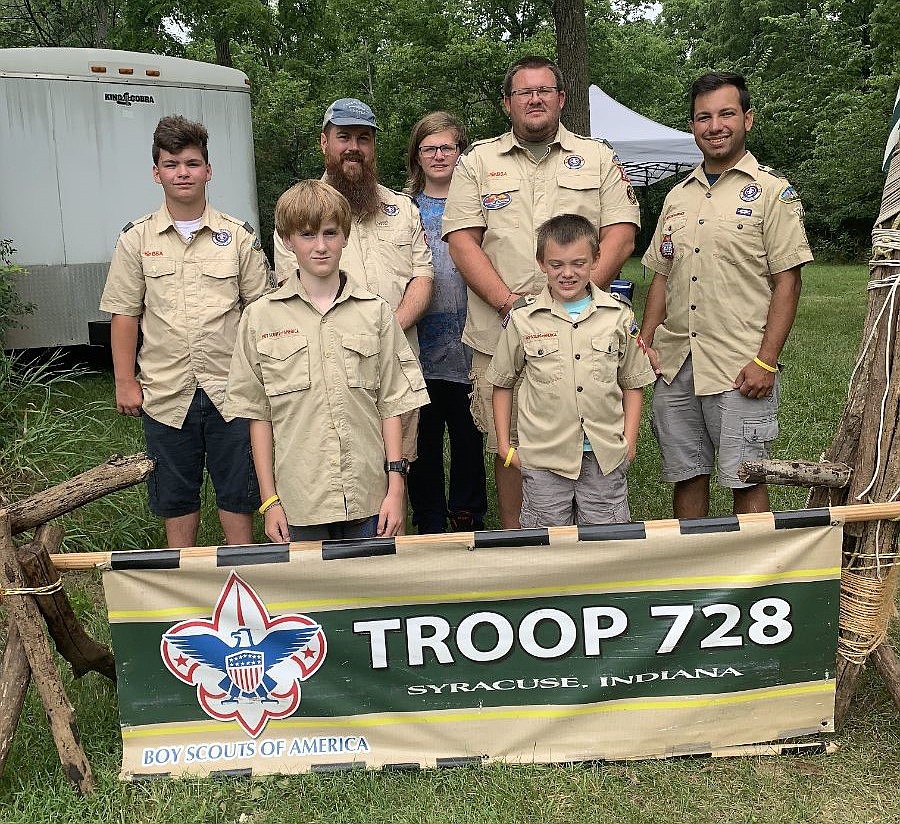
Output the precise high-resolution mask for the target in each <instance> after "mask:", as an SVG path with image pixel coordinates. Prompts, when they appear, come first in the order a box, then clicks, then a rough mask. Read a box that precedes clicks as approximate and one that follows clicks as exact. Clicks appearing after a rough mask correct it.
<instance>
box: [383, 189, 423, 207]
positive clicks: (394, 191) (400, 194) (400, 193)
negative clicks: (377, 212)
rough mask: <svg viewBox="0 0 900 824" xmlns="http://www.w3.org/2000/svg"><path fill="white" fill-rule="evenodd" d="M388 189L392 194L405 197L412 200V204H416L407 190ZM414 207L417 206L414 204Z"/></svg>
mask: <svg viewBox="0 0 900 824" xmlns="http://www.w3.org/2000/svg"><path fill="white" fill-rule="evenodd" d="M388 191H389V192H390V193H391V194H392V195H397V196H398V197H405V198H406V199H407V200H410V201H412V204H413V206H416V201H415V200H413V196H412V195H411V194H409V193H408V192H400V191H398V190H397V189H388ZM416 208H418V206H416Z"/></svg>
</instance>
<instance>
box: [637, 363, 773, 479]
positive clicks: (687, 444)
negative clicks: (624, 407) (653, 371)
mask: <svg viewBox="0 0 900 824" xmlns="http://www.w3.org/2000/svg"><path fill="white" fill-rule="evenodd" d="M779 378H780V375H775V387H774V389H773V391H772V394H771V395H769V397H767V398H745V397H744V396H743V395H742V394H741V393H740V392H739V391H738V390H737V389H731V390H729V391H727V392H720V393H719V394H717V395H695V394H694V372H693V369H692V365H691V359H690V357H688V359H687V360H686V361H685V362H684V365H683V366H682V367H681V369H680V370H679V371H678V374H677V375H676V376H675V378H674V380H673V381H672V383H670V384H666V382H665V381H664V380H663V379H662V378H657V380H656V384H655V385H654V388H653V416H652V424H653V434H654V435H655V436H656V440H657V441H659V451H660V454H661V456H662V479H663V480H664V481H666V482H668V483H677V482H678V481H687V480H690V479H691V478H696V477H697V476H699V475H712V472H713V468H714V467H715V466H716V463H717V460H716V454H717V453H718V482H719V486H723V487H726V488H727V489H746V488H748V487H750V486H753V485H754V484H748V483H744V482H743V481H742V480H740V478H738V475H737V471H738V467H739V466H740V465H741V463H742V462H744V461H758V460H762V459H764V458H768V457H769V453H770V452H771V448H772V442H773V441H774V440H775V439H776V438H777V437H778V403H779V399H780V396H781V383H780V380H779Z"/></svg>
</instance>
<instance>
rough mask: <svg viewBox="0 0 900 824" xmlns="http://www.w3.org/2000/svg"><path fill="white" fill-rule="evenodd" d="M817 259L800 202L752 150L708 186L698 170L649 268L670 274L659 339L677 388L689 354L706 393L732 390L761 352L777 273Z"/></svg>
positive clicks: (669, 200)
mask: <svg viewBox="0 0 900 824" xmlns="http://www.w3.org/2000/svg"><path fill="white" fill-rule="evenodd" d="M811 260H812V253H811V252H810V249H809V241H808V240H807V239H806V231H805V229H804V228H803V207H802V206H801V205H800V199H799V197H798V195H797V193H796V192H795V190H794V189H793V188H792V187H791V185H790V184H789V183H788V182H787V180H785V179H784V178H783V177H780V176H778V175H777V174H776V173H775V172H773V171H772V170H771V169H768V168H766V167H764V166H760V165H759V164H758V163H757V162H756V158H754V157H753V155H752V154H750V153H749V152H747V154H745V155H744V156H743V157H742V158H741V159H740V161H739V162H738V163H737V165H735V166H734V168H732V169H728V170H727V171H725V172H723V173H722V176H721V177H720V178H719V179H718V180H717V181H716V182H715V183H714V184H713V185H712V186H710V185H709V183H708V182H707V180H706V175H705V174H704V173H703V168H702V166H698V167H697V168H696V169H694V171H693V172H692V173H691V174H690V175H689V176H688V177H687V178H686V179H685V180H684V181H683V182H681V183H679V184H677V185H676V186H675V188H674V189H672V191H671V192H669V194H668V196H667V197H666V200H665V203H664V204H663V210H662V213H661V214H660V218H659V222H658V223H657V225H656V232H655V233H654V235H653V242H652V243H651V244H650V248H649V249H648V250H647V252H646V254H645V255H644V258H643V261H642V262H643V264H644V266H647V267H648V268H650V269H653V270H654V271H655V272H659V273H660V274H662V275H665V276H666V319H665V321H663V323H661V324H660V325H659V327H658V328H657V330H656V333H655V334H654V337H653V347H654V348H655V349H656V351H657V352H658V353H659V363H660V368H661V370H662V377H663V379H664V380H665V381H666V382H667V383H671V382H672V380H673V379H674V377H675V375H676V374H677V373H678V370H679V369H681V366H682V364H683V363H684V361H685V360H686V359H687V356H688V355H691V357H692V364H693V369H694V387H695V391H696V393H697V394H698V395H714V394H717V393H719V392H726V391H728V390H729V389H732V388H733V387H734V379H735V378H736V377H737V376H738V373H739V372H740V371H741V369H743V368H744V367H745V366H746V365H747V364H748V363H749V362H750V361H751V360H753V358H754V357H755V356H756V354H757V352H758V351H759V345H760V343H762V338H763V333H764V332H765V328H766V320H767V317H768V312H769V304H770V303H771V301H772V289H773V287H774V282H773V280H772V275H773V274H778V273H779V272H784V271H787V270H788V269H792V268H794V267H795V266H802V265H803V264H804V263H809V261H811Z"/></svg>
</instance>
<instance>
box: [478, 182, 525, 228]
mask: <svg viewBox="0 0 900 824" xmlns="http://www.w3.org/2000/svg"><path fill="white" fill-rule="evenodd" d="M521 186H522V181H521V180H520V179H519V178H516V177H509V176H503V177H499V178H489V179H488V180H484V181H482V183H481V211H482V213H483V214H484V221H485V223H486V224H487V231H494V232H503V231H508V230H510V229H518V228H519V218H520V217H521V209H522V202H521V197H520V195H519V189H520V188H521Z"/></svg>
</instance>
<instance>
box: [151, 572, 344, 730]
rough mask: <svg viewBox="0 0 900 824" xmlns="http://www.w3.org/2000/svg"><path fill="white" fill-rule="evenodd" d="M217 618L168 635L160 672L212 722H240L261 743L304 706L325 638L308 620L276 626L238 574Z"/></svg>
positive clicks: (284, 620)
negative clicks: (305, 687) (183, 688)
mask: <svg viewBox="0 0 900 824" xmlns="http://www.w3.org/2000/svg"><path fill="white" fill-rule="evenodd" d="M212 612H213V614H212V617H211V618H205V619H204V618H192V619H189V620H186V621H181V622H179V623H177V624H175V625H174V626H173V627H170V628H169V630H168V631H167V632H166V633H165V634H164V635H163V637H162V641H161V642H160V655H161V656H162V660H163V664H165V666H166V669H168V670H169V672H171V673H172V675H174V676H175V677H176V678H177V679H178V680H179V681H182V682H183V683H185V684H188V685H190V686H195V687H196V688H197V701H198V702H199V703H200V706H201V707H202V708H203V710H204V712H206V714H207V715H209V716H210V718H214V719H215V720H216V721H232V720H233V721H237V722H238V723H239V724H240V725H241V726H242V727H243V728H244V730H245V731H246V732H247V734H248V735H250V736H252V737H253V738H256V737H258V736H259V735H260V734H261V733H262V731H263V730H264V729H265V727H266V724H267V723H268V721H269V719H270V718H285V717H287V716H289V715H291V714H292V713H293V712H294V711H295V710H296V709H297V707H298V706H299V704H300V683H301V682H302V681H306V680H307V679H308V678H310V677H311V676H313V675H314V674H315V673H316V671H317V670H318V669H319V667H321V666H322V663H323V661H324V660H325V653H326V650H327V644H326V641H325V632H324V631H323V629H322V627H321V626H320V625H319V624H317V623H316V622H315V621H313V620H312V619H311V618H308V617H307V616H306V615H300V614H286V615H279V616H278V617H277V618H272V617H271V616H270V615H269V612H268V610H267V609H266V606H265V603H264V602H263V600H262V599H261V598H260V597H259V596H258V595H257V594H256V592H254V591H253V589H252V588H251V587H250V586H248V585H247V584H246V583H245V582H244V581H243V580H242V579H241V578H240V577H239V576H238V575H236V574H235V573H234V572H232V573H231V575H229V576H228V580H227V581H226V583H225V586H224V587H223V589H222V592H221V593H220V594H219V598H218V600H217V601H216V603H215V604H214V605H213V610H212Z"/></svg>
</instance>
